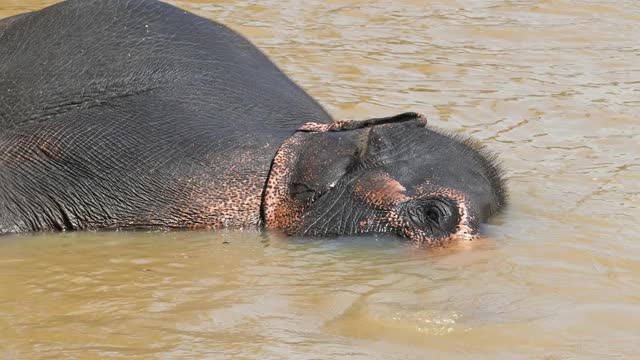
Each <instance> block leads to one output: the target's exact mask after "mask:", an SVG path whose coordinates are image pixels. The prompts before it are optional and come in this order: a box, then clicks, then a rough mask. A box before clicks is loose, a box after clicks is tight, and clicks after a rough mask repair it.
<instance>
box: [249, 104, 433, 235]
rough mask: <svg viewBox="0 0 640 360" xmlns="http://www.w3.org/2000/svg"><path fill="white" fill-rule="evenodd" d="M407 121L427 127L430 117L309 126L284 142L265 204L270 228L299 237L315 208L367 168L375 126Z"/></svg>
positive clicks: (402, 116) (264, 216) (405, 116)
mask: <svg viewBox="0 0 640 360" xmlns="http://www.w3.org/2000/svg"><path fill="white" fill-rule="evenodd" d="M407 121H417V122H418V123H419V124H422V126H424V125H426V117H424V115H421V114H417V113H403V114H400V115H396V116H392V117H383V118H374V119H367V120H359V121H356V120H348V121H337V122H334V123H332V124H320V123H305V124H303V125H302V126H301V127H300V128H299V129H298V130H297V131H296V133H295V134H294V135H293V136H291V137H290V138H288V139H287V140H285V141H284V143H283V144H282V145H281V147H280V149H279V150H278V152H277V154H276V156H275V158H274V160H273V163H272V165H271V170H270V173H269V178H268V180H267V185H266V187H265V191H264V195H263V202H262V220H263V222H264V224H265V225H266V227H267V228H270V229H280V230H284V231H285V232H289V233H292V232H294V230H293V229H295V226H296V224H298V223H300V219H301V217H302V216H303V215H304V214H305V213H306V210H307V209H308V208H309V207H310V205H311V204H313V203H314V202H315V201H316V200H318V199H319V198H320V197H321V196H322V195H323V194H324V193H326V192H327V191H329V190H331V189H332V188H333V187H334V186H335V184H336V183H338V181H339V180H340V179H341V178H342V177H343V176H344V175H345V174H347V173H349V172H350V171H351V170H352V169H355V168H357V167H358V166H359V165H360V164H361V163H362V161H363V159H364V156H365V154H366V153H367V147H368V143H369V134H370V130H371V129H372V128H373V127H374V126H377V125H383V124H391V123H401V122H407Z"/></svg>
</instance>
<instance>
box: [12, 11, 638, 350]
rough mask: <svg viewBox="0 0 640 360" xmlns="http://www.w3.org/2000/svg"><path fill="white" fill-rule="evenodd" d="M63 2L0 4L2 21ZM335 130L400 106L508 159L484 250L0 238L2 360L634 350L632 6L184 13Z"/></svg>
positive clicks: (390, 244)
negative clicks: (243, 41)
mask: <svg viewBox="0 0 640 360" xmlns="http://www.w3.org/2000/svg"><path fill="white" fill-rule="evenodd" d="M51 3H52V1H23V0H15V1H11V0H2V1H0V17H4V16H9V15H13V14H16V13H20V12H24V11H28V10H34V9H38V8H41V7H44V6H45V5H48V4H51ZM172 3H174V4H176V5H178V6H181V7H183V8H185V9H188V10H191V11H194V12H196V13H197V14H200V15H202V16H205V17H209V18H212V19H216V20H218V21H220V22H222V23H225V24H227V25H229V26H231V27H232V28H234V29H236V30H238V31H239V32H241V33H243V34H244V35H246V36H247V37H249V38H250V39H251V40H252V41H253V42H254V43H255V44H257V45H258V46H259V47H260V48H261V49H263V50H264V51H265V52H266V53H268V54H269V55H270V56H271V58H272V59H274V61H275V62H276V63H277V64H278V65H279V66H280V67H282V68H283V69H284V70H285V71H286V72H287V73H288V74H289V75H290V76H291V77H292V78H294V79H295V80H296V81H297V82H298V83H299V84H301V85H302V86H303V87H304V88H305V89H307V90H308V91H309V92H310V93H311V94H312V95H314V96H315V97H316V98H317V99H319V100H320V101H321V102H322V103H323V104H324V105H325V106H326V107H327V108H328V109H329V110H330V111H331V113H332V114H333V115H334V116H335V117H336V118H340V119H352V118H367V117H377V116H383V115H390V114H395V113H398V112H402V111H419V112H422V113H425V114H426V115H427V116H428V118H429V119H430V121H431V123H432V124H437V125H438V126H441V127H442V128H445V129H449V130H452V131H455V132H460V133H464V134H469V135H473V136H475V137H476V138H478V139H480V140H481V141H482V142H483V143H484V144H486V145H487V146H488V147H490V148H491V149H493V150H495V151H496V152H497V153H499V154H500V158H501V159H502V161H503V163H504V166H505V168H506V169H507V170H508V171H507V172H508V176H509V179H510V193H511V207H510V208H509V210H508V211H507V212H506V213H505V214H504V215H503V216H501V217H499V218H498V219H495V220H494V221H493V223H492V224H491V225H488V226H487V227H486V229H485V233H486V239H484V240H481V241H477V242H473V243H465V244H460V245H459V246H457V247H454V248H451V249H447V250H435V251H416V249H414V248H412V247H411V246H408V245H407V244H405V243H403V242H401V241H397V240H395V239H388V238H382V237H365V238H342V239H339V240H305V239H285V238H282V237H279V236H277V235H273V234H259V233H255V232H248V233H246V232H245V233H242V232H231V231H227V232H218V233H211V232H169V233H166V232H150V233H149V232H135V233H128V232H113V233H105V232H98V233H67V234H58V235H54V234H45V235H24V236H9V237H3V238H1V239H0V358H2V359H97V358H104V359H124V358H126V359H282V358H295V359H334V358H350V359H427V358H439V359H440V358H446V359H547V360H551V359H605V358H606V359H634V358H638V356H640V355H638V354H639V353H640V235H639V230H640V227H639V225H638V217H639V215H640V212H639V210H638V204H639V203H640V201H639V200H640V185H639V183H640V145H639V144H640V35H639V34H640V32H639V31H640V30H639V29H640V2H637V1H635V0H629V1H622V0H621V1H604V0H602V1H598V0H575V1H568V0H542V1H533V0H531V1H529V0H520V1H497V0H494V1H492V0H482V1H481V0H478V1H453V0H434V1H422V0H394V1H382V0H379V1H345V0H341V1H337V0H329V1H325V0H322V1H320V0H310V1H297V0H277V1H276V0H262V1H243V0H239V1H224V0H217V1H202V0H193V1H172Z"/></svg>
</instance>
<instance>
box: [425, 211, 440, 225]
mask: <svg viewBox="0 0 640 360" xmlns="http://www.w3.org/2000/svg"><path fill="white" fill-rule="evenodd" d="M425 215H426V216H427V218H428V219H429V220H431V221H433V222H434V223H439V222H440V212H439V211H438V208H436V207H429V208H428V209H427V211H426V212H425Z"/></svg>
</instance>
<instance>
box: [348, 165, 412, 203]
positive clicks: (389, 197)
mask: <svg viewBox="0 0 640 360" xmlns="http://www.w3.org/2000/svg"><path fill="white" fill-rule="evenodd" d="M405 191H406V189H405V187H404V186H402V185H401V184H400V183H399V182H398V181H396V180H395V179H393V178H392V177H391V176H390V175H389V174H388V173H386V172H383V171H376V172H374V173H370V174H366V175H364V176H362V177H360V178H359V179H358V181H357V182H356V183H355V185H354V188H353V194H354V197H355V198H356V199H357V200H359V201H360V202H363V203H365V204H366V205H367V206H368V207H370V208H373V209H378V210H389V209H393V208H394V207H395V206H396V205H398V204H399V203H401V202H403V201H406V200H408V199H409V197H408V196H406V195H405Z"/></svg>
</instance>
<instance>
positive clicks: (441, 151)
mask: <svg viewBox="0 0 640 360" xmlns="http://www.w3.org/2000/svg"><path fill="white" fill-rule="evenodd" d="M505 203H506V190H505V182H504V179H503V177H502V171H501V168H500V166H499V165H498V164H497V163H496V160H495V156H494V155H492V154H490V153H488V152H487V151H486V150H484V149H483V148H482V147H481V146H480V145H479V144H478V143H476V142H475V141H473V140H471V139H469V138H466V137H462V136H459V135H452V134H449V133H446V132H443V131H441V130H436V129H433V128H432V127H430V126H428V125H427V121H426V118H425V117H424V116H423V115H420V114H417V113H404V114H400V115H397V116H394V117H388V118H377V119H369V120H363V121H339V122H336V123H333V124H317V123H307V124H304V125H303V126H302V127H301V128H300V129H298V131H297V132H296V133H295V134H294V135H293V136H291V137H290V138H288V139H287V140H286V141H285V142H284V143H283V144H282V146H281V147H280V149H279V151H278V153H277V154H276V156H275V158H274V160H273V164H272V167H271V172H270V174H269V178H268V181H267V185H266V189H265V192H264V199H263V203H262V217H263V221H264V223H265V225H266V227H267V228H268V229H274V230H280V231H283V232H284V233H286V234H288V235H312V236H330V235H348V234H365V233H393V234H396V235H400V236H402V237H405V238H409V239H411V240H413V241H415V242H416V243H419V244H426V245H446V244H447V243H448V242H450V241H452V240H455V239H473V238H474V237H476V236H477V234H478V230H479V226H480V223H482V222H485V221H486V220H487V219H488V218H489V217H490V216H492V215H493V214H496V213H497V212H499V211H500V210H501V209H502V208H503V207H504V206H505Z"/></svg>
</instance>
